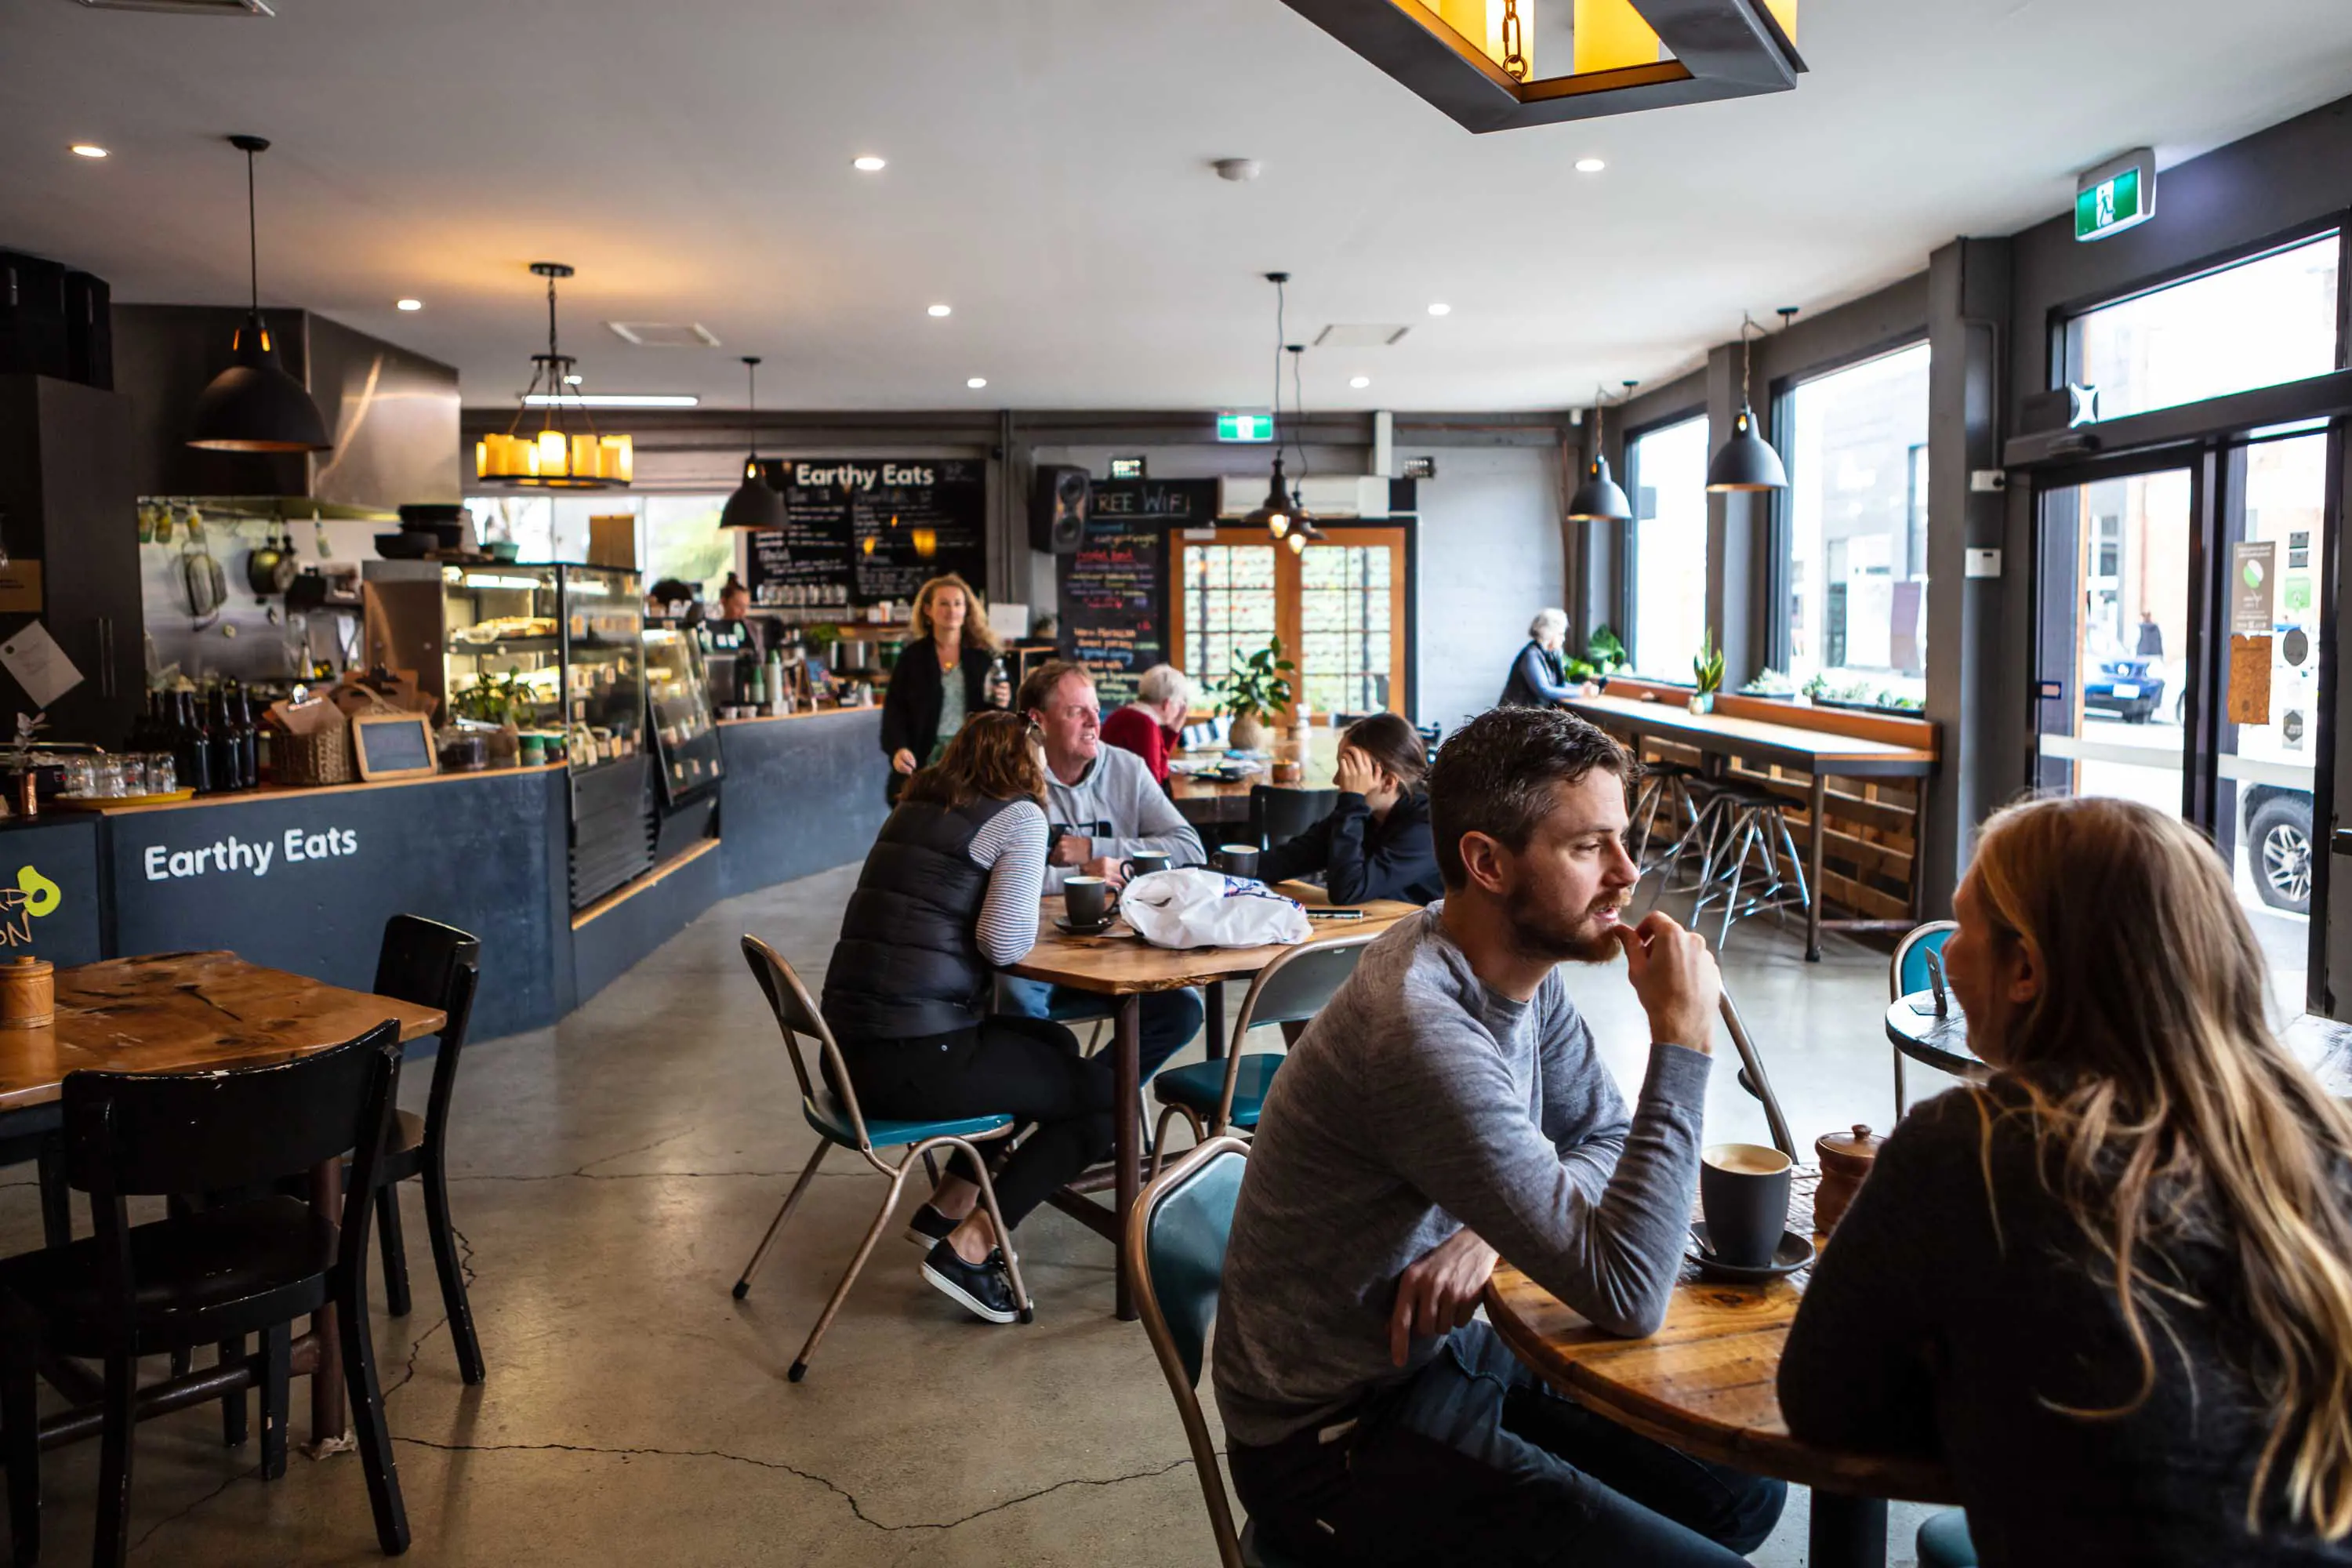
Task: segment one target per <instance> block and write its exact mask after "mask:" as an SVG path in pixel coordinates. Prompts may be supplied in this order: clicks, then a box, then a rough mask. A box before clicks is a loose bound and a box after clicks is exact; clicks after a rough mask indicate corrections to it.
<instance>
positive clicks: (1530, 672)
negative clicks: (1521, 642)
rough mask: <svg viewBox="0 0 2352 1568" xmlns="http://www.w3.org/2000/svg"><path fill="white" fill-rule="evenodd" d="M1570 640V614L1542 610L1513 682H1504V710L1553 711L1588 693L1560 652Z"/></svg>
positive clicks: (1531, 627) (1498, 702)
mask: <svg viewBox="0 0 2352 1568" xmlns="http://www.w3.org/2000/svg"><path fill="white" fill-rule="evenodd" d="M1567 641H1568V612H1567V611H1565V610H1561V609H1559V608H1556V607H1555V608H1550V609H1543V610H1538V611H1537V612H1536V618H1535V619H1534V620H1532V621H1530V622H1528V646H1527V647H1523V648H1521V649H1520V650H1519V657H1518V658H1516V659H1514V660H1512V661H1511V676H1510V679H1507V680H1506V681H1504V682H1503V695H1502V696H1501V697H1500V698H1499V699H1498V700H1496V706H1497V707H1500V708H1549V707H1551V706H1552V705H1553V704H1554V703H1558V702H1565V701H1567V700H1569V699H1570V698H1571V697H1579V696H1582V695H1583V694H1584V686H1583V683H1582V682H1580V681H1571V680H1570V679H1569V678H1568V667H1567V665H1566V664H1565V663H1564V662H1562V658H1561V654H1560V649H1561V647H1563V646H1564V645H1565V644H1566V643H1567Z"/></svg>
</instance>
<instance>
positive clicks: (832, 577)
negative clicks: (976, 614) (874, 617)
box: [744, 458, 988, 608]
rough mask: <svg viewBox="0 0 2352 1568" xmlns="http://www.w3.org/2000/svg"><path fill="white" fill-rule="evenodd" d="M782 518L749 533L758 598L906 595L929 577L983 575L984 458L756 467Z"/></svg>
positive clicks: (863, 601)
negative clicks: (777, 494) (766, 529)
mask: <svg viewBox="0 0 2352 1568" xmlns="http://www.w3.org/2000/svg"><path fill="white" fill-rule="evenodd" d="M761 467H762V468H765V469H766V470H767V473H768V480H769V482H770V483H771V484H772V485H774V486H775V487H776V488H777V489H779V490H781V491H782V492H783V497H784V526H783V528H782V530H781V531H776V532H772V533H755V534H753V535H752V536H751V563H750V570H749V571H748V572H747V573H746V574H745V579H744V580H745V582H746V583H747V584H749V586H750V587H751V597H752V600H753V601H754V602H755V603H757V604H761V605H842V606H844V607H845V608H846V607H850V606H854V605H871V604H878V603H879V602H881V601H882V600H885V599H901V600H904V599H911V598H913V597H914V596H915V590H916V589H918V588H919V587H921V586H922V585H923V584H924V582H925V580H926V579H929V578H932V577H936V576H939V575H940V574H941V573H945V572H960V573H961V574H963V576H964V578H965V580H966V581H968V582H971V583H984V582H986V581H987V577H988V466H987V465H986V464H985V463H981V462H974V461H970V460H965V459H955V458H948V459H942V458H781V459H775V460H771V461H768V462H765V463H762V464H761Z"/></svg>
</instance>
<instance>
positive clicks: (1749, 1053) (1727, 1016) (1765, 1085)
mask: <svg viewBox="0 0 2352 1568" xmlns="http://www.w3.org/2000/svg"><path fill="white" fill-rule="evenodd" d="M1716 1011H1717V1013H1719V1014H1721V1015H1722V1016H1723V1026H1724V1027H1725V1028H1726V1029H1727V1030H1729V1031H1730V1032H1731V1044H1732V1048H1733V1049H1735V1050H1737V1051H1738V1053H1739V1087H1740V1088H1742V1089H1746V1090H1747V1091H1748V1093H1749V1094H1752V1095H1754V1096H1755V1097H1756V1098H1757V1100H1759V1101H1760V1102H1762V1104H1763V1107H1764V1124H1765V1126H1766V1127H1767V1128H1769V1130H1770V1131H1771V1134H1772V1147H1774V1148H1775V1149H1778V1150H1780V1152H1782V1153H1783V1154H1786V1155H1787V1156H1789V1158H1790V1159H1791V1160H1794V1161H1799V1162H1801V1161H1802V1160H1803V1159H1804V1156H1803V1155H1801V1154H1800V1153H1798V1152H1797V1141H1796V1139H1795V1138H1794V1137H1792V1136H1790V1131H1789V1119H1788V1118H1787V1117H1786V1116H1783V1115H1782V1114H1781V1113H1780V1096H1779V1095H1777V1094H1774V1093H1773V1092H1772V1079H1771V1077H1770V1075H1769V1074H1768V1073H1766V1072H1765V1070H1764V1053H1763V1052H1761V1051H1759V1050H1758V1049H1757V1048H1756V1042H1755V1040H1754V1039H1753V1038H1751V1037H1749V1035H1748V1025H1747V1022H1746V1021H1745V1020H1744V1019H1742V1018H1741V1017H1740V1016H1739V1006H1738V1004H1737V1003H1735V1002H1734V1001H1732V999H1731V989H1730V987H1728V986H1726V987H1724V988H1723V990H1722V991H1721V992H1720V993H1719V994H1718V995H1717V1002H1716Z"/></svg>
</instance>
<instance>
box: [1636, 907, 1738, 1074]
mask: <svg viewBox="0 0 2352 1568" xmlns="http://www.w3.org/2000/svg"><path fill="white" fill-rule="evenodd" d="M1610 934H1612V935H1613V936H1614V937H1616V939H1617V942H1618V945H1619V946H1621V947H1622V948H1623V949H1624V950H1625V976H1626V978H1627V979H1628V980H1631V981H1632V982H1633V994H1634V995H1635V996H1637V997H1639V998H1641V1002H1642V1011H1643V1012H1644V1013H1647V1014H1648V1015H1649V1016H1650V1038H1651V1039H1652V1040H1653V1041H1654V1042H1660V1043H1664V1044H1667V1045H1675V1046H1688V1047H1690V1048H1691V1049H1692V1050H1695V1051H1698V1052H1701V1053H1702V1054H1705V1055H1708V1056H1712V1055H1713V1054H1714V1053H1715V1015H1716V1008H1717V1004H1718V1003H1719V1002H1720V1001H1721V999H1722V996H1723V972H1722V971H1721V970H1719V969H1717V967H1716V963H1715V954H1713V953H1711V952H1708V951H1707V950H1706V938H1705V937H1703V936H1701V935H1699V934H1698V933H1697V932H1696V931H1685V930H1684V929H1683V928H1682V927H1681V926H1679V925H1676V924H1675V922H1674V921H1672V920H1671V919H1669V918H1668V917H1667V916H1666V915H1664V913H1662V912H1660V911H1658V910H1651V911H1650V913H1649V914H1648V915H1646V916H1644V917H1643V921H1642V923H1641V924H1640V925H1637V926H1633V927H1631V928H1630V929H1629V928H1627V927H1625V926H1622V925H1621V926H1616V927H1613V928H1612V931H1611V933H1610Z"/></svg>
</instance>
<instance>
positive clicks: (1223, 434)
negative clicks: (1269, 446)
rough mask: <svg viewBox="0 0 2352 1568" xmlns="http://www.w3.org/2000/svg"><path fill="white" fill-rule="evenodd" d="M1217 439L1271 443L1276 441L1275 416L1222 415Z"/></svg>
mask: <svg viewBox="0 0 2352 1568" xmlns="http://www.w3.org/2000/svg"><path fill="white" fill-rule="evenodd" d="M1217 439H1218V440H1220V441H1271V440H1273V439H1274V416H1273V415H1271V414H1220V415H1218V416H1217Z"/></svg>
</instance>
